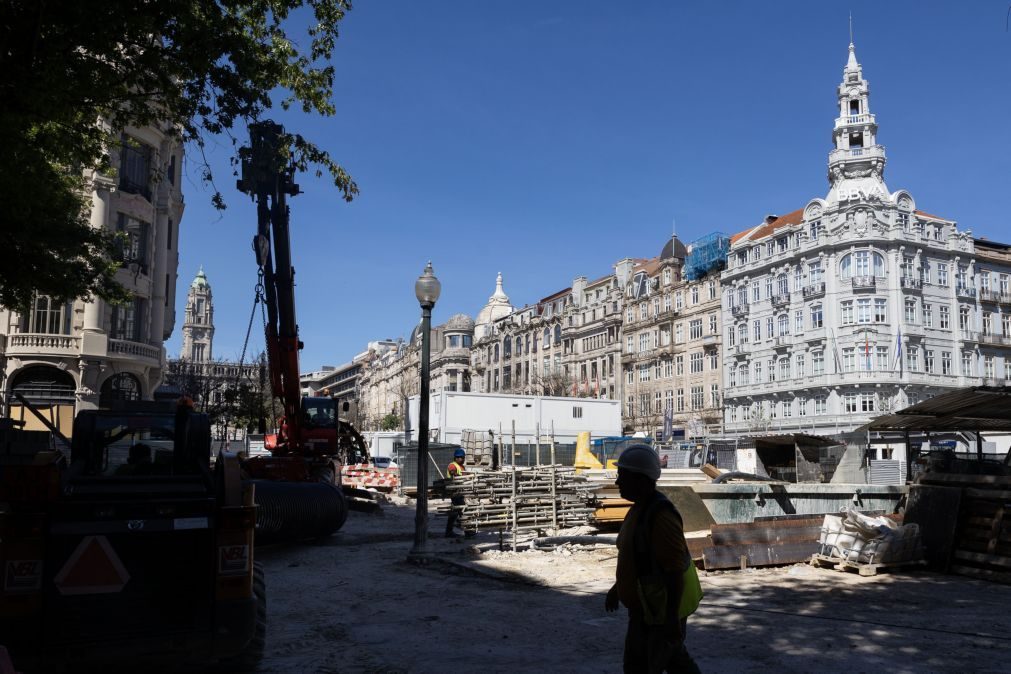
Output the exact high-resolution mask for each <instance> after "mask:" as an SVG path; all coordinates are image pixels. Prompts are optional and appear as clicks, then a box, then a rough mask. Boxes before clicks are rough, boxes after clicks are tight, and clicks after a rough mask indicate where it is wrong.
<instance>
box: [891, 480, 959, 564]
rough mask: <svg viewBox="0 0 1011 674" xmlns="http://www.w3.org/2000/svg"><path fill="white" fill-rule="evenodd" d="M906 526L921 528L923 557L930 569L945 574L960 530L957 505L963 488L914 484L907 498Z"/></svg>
mask: <svg viewBox="0 0 1011 674" xmlns="http://www.w3.org/2000/svg"><path fill="white" fill-rule="evenodd" d="M906 500H907V504H906V516H905V520H904V522H905V523H906V524H916V525H917V526H919V527H920V536H921V537H922V538H923V547H924V549H925V552H924V556H925V557H926V559H927V562H928V564H929V565H930V568H932V569H934V570H935V571H947V570H948V565H949V562H950V559H951V550H952V546H953V544H954V542H955V539H956V532H957V531H958V530H959V518H958V513H959V505H960V504H961V502H962V489H960V488H958V487H943V486H930V485H922V484H914V485H911V486H910V487H909V495H908V496H907V499H906Z"/></svg>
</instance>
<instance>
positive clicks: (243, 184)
mask: <svg viewBox="0 0 1011 674" xmlns="http://www.w3.org/2000/svg"><path fill="white" fill-rule="evenodd" d="M249 135H250V144H249V148H248V150H247V151H245V152H244V154H243V158H242V176H241V178H240V180H239V181H238V183H237V186H238V189H239V190H240V191H242V192H244V193H246V194H248V195H250V196H251V197H252V198H253V200H254V201H255V202H256V209H257V230H256V236H254V237H253V251H254V253H255V254H256V264H257V266H258V267H259V270H260V271H259V273H260V282H259V284H258V287H257V297H258V299H262V301H263V303H264V305H265V307H266V320H265V326H264V332H265V335H264V337H265V340H266V352H267V363H268V368H269V371H270V387H271V392H272V394H273V395H274V397H276V398H279V399H280V400H281V403H282V405H283V407H284V416H283V417H282V419H281V420H280V423H279V424H278V429H277V432H276V433H274V434H267V435H266V436H265V438H264V440H265V442H264V446H265V448H266V449H267V450H269V451H270V453H271V455H270V456H257V457H250V458H248V459H246V460H245V461H244V462H243V466H242V467H243V470H244V471H245V472H246V473H247V474H248V475H249V476H250V477H251V478H253V479H255V480H257V482H258V485H259V486H258V491H257V494H258V496H259V499H260V500H259V501H258V503H259V505H261V506H263V507H262V508H261V511H260V516H261V522H260V523H259V524H258V533H259V534H260V535H261V540H262V539H265V538H266V537H269V538H271V539H292V538H306V537H317V536H324V535H327V534H330V533H333V532H334V531H336V530H337V529H339V528H340V527H341V526H342V525H343V523H344V521H345V519H346V517H347V510H348V499H347V498H345V490H342V489H341V465H342V463H352V462H358V461H366V460H367V459H368V447H367V445H366V444H365V441H364V439H363V438H362V437H361V435H360V434H359V433H358V431H357V430H355V429H354V427H352V426H351V424H349V423H348V422H346V421H344V420H342V419H340V415H339V413H338V409H337V402H336V400H334V399H333V398H331V397H327V396H320V397H306V398H303V397H302V396H301V385H300V382H299V353H298V352H299V351H300V350H301V348H302V342H301V341H300V340H299V337H298V323H297V321H296V317H295V269H294V267H293V266H292V262H291V240H290V234H289V213H288V204H287V198H288V197H289V196H295V195H297V194H298V193H299V187H298V185H297V184H296V183H295V182H294V167H293V166H292V164H291V162H290V161H289V160H288V159H287V158H286V155H285V152H284V148H285V147H287V143H288V140H289V139H288V138H287V137H286V136H285V133H284V129H283V128H282V127H281V126H280V125H278V124H275V123H273V122H270V121H263V122H258V123H255V124H251V125H250V126H249ZM347 491H350V492H352V493H351V494H349V495H350V496H352V497H354V500H353V503H356V504H358V505H360V504H361V502H362V501H361V499H362V497H365V498H368V493H367V492H365V493H356V490H347ZM371 505H373V506H375V505H376V504H375V502H374V501H372V502H371Z"/></svg>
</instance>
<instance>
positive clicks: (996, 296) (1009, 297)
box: [979, 288, 1011, 304]
mask: <svg viewBox="0 0 1011 674" xmlns="http://www.w3.org/2000/svg"><path fill="white" fill-rule="evenodd" d="M979 299H980V300H982V301H983V302H997V303H998V304H1011V294H1008V293H1002V292H998V291H996V290H991V289H990V288H983V289H981V290H980V291H979Z"/></svg>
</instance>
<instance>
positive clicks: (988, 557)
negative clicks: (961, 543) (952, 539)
mask: <svg viewBox="0 0 1011 674" xmlns="http://www.w3.org/2000/svg"><path fill="white" fill-rule="evenodd" d="M955 559H961V560H964V561H967V562H977V563H979V564H990V565H991V566H1000V567H1004V568H1007V569H1011V557H1005V556H1003V555H994V554H984V553H980V552H969V551H967V550H955Z"/></svg>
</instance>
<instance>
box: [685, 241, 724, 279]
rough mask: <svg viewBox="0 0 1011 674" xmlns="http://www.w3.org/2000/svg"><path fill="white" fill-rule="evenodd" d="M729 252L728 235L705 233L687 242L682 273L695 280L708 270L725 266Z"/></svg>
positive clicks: (715, 269)
mask: <svg viewBox="0 0 1011 674" xmlns="http://www.w3.org/2000/svg"><path fill="white" fill-rule="evenodd" d="M729 254H730V237H728V236H727V235H726V234H722V233H720V232H713V233H712V234H707V235H706V236H703V237H702V238H701V239H696V240H695V241H692V242H691V243H690V244H688V257H686V258H685V266H684V275H685V278H687V279H688V280H689V281H697V280H699V279H700V278H702V277H703V276H705V275H706V274H708V273H709V272H712V271H719V270H722V269H724V268H725V267H726V266H727V255H729Z"/></svg>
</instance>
